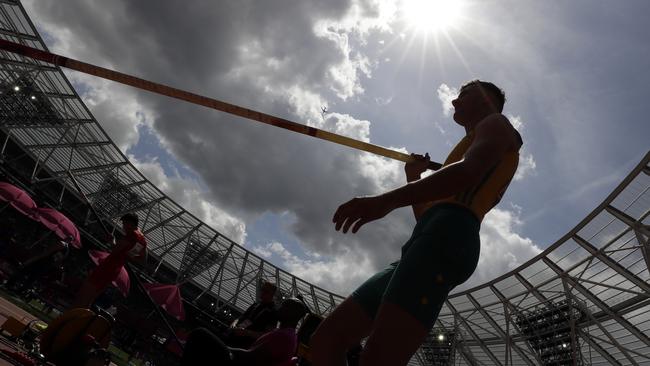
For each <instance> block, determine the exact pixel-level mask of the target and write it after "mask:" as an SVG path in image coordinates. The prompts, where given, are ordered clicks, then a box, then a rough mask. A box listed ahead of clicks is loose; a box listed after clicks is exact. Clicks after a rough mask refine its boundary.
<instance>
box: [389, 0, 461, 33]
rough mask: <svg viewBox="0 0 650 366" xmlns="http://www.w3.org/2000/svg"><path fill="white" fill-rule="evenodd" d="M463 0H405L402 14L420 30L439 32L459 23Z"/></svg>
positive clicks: (411, 24)
mask: <svg viewBox="0 0 650 366" xmlns="http://www.w3.org/2000/svg"><path fill="white" fill-rule="evenodd" d="M462 10H463V4H462V0H404V1H403V3H402V14H403V16H404V20H405V21H406V23H407V24H408V26H410V27H412V28H414V29H415V30H417V31H418V32H438V31H444V30H447V29H449V28H450V27H453V26H454V25H456V24H457V23H458V20H459V19H460V17H461V13H462Z"/></svg>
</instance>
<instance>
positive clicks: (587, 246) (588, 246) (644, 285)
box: [573, 234, 650, 293]
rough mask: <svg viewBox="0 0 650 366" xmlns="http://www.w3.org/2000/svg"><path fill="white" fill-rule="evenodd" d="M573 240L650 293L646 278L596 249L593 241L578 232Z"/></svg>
mask: <svg viewBox="0 0 650 366" xmlns="http://www.w3.org/2000/svg"><path fill="white" fill-rule="evenodd" d="M573 240H574V241H575V242H576V243H578V244H580V246H581V247H583V248H584V249H585V250H587V251H588V252H589V254H591V255H593V256H595V257H596V258H598V259H599V260H600V261H601V262H603V263H605V264H606V265H608V266H609V267H610V268H611V269H613V270H614V271H616V272H617V273H618V274H620V275H621V276H623V277H625V278H626V279H627V280H628V281H630V282H632V283H633V284H635V285H636V286H637V287H639V288H641V289H642V290H643V291H644V292H646V293H650V285H648V283H646V282H645V281H644V280H642V279H641V278H639V277H638V276H636V275H635V274H634V273H632V272H630V271H629V270H628V269H627V268H625V267H623V266H621V265H620V264H619V263H618V262H616V261H615V260H613V259H612V258H610V257H608V256H606V255H604V254H603V253H602V252H601V251H600V250H598V249H596V247H594V246H593V245H592V244H591V243H589V242H588V241H586V240H585V239H583V238H582V237H580V236H579V235H578V234H576V235H574V236H573Z"/></svg>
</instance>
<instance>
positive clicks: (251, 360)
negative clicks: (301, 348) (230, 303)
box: [181, 299, 307, 366]
mask: <svg viewBox="0 0 650 366" xmlns="http://www.w3.org/2000/svg"><path fill="white" fill-rule="evenodd" d="M306 313H307V308H306V307H305V305H304V304H303V303H302V302H300V301H299V300H297V299H287V300H284V301H283V302H282V305H281V306H280V309H279V310H278V312H277V316H278V319H279V320H280V326H279V328H277V329H274V330H272V331H270V332H267V333H265V334H263V335H262V336H261V337H259V338H258V339H257V340H256V341H255V342H254V343H253V344H252V345H251V346H250V347H249V348H247V349H243V348H232V347H228V346H226V344H225V343H223V341H222V340H221V339H219V337H217V336H216V335H214V334H213V333H212V332H210V331H209V330H207V329H205V328H199V329H195V330H194V331H192V332H191V333H190V334H189V337H188V339H187V343H186V345H185V351H184V353H183V360H182V362H181V365H182V366H187V365H192V366H194V365H214V366H244V365H246V366H284V365H287V364H289V363H290V361H291V358H292V357H293V355H294V354H295V352H296V347H297V345H298V337H297V336H296V325H297V324H298V322H299V321H300V319H302V317H303V316H305V314H306Z"/></svg>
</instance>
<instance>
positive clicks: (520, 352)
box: [467, 293, 534, 365]
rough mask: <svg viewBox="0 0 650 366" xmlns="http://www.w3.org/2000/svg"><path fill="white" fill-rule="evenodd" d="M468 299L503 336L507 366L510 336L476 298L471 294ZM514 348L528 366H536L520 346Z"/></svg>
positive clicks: (513, 345)
mask: <svg viewBox="0 0 650 366" xmlns="http://www.w3.org/2000/svg"><path fill="white" fill-rule="evenodd" d="M467 298H468V299H469V301H470V302H471V303H472V305H474V307H476V309H477V310H478V312H479V313H481V315H483V317H484V318H485V320H487V321H488V323H490V325H491V326H492V327H493V328H494V329H495V330H496V331H497V333H499V336H501V337H502V338H503V341H504V342H505V344H506V365H507V364H508V360H507V358H508V352H507V350H509V349H510V345H511V344H512V339H511V338H510V335H509V334H506V333H505V332H504V331H503V329H501V327H500V326H499V324H497V322H496V321H495V320H494V319H492V317H491V316H490V314H488V312H487V311H485V308H483V306H481V304H479V303H478V301H476V299H475V298H474V296H472V294H471V293H470V294H467ZM512 347H513V348H514V349H515V351H516V352H517V354H518V355H519V357H521V359H523V360H524V362H526V364H527V365H534V364H533V363H532V362H531V361H530V360H529V359H528V357H527V356H526V355H525V354H524V353H523V352H522V350H521V349H520V348H519V346H517V345H516V344H512Z"/></svg>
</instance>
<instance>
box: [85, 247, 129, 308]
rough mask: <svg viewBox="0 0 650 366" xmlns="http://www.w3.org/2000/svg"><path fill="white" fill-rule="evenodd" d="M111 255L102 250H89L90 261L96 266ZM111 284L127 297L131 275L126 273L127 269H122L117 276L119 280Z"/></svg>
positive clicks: (116, 279)
mask: <svg viewBox="0 0 650 366" xmlns="http://www.w3.org/2000/svg"><path fill="white" fill-rule="evenodd" d="M109 254H110V253H106V252H102V251H101V250H89V251H88V255H89V256H90V259H91V260H92V261H93V263H95V264H96V265H99V264H100V263H101V262H103V261H104V260H105V259H106V257H108V256H109ZM111 284H112V285H113V286H115V287H117V289H118V290H120V292H121V293H122V295H124V297H126V296H127V295H128V294H129V288H130V287H131V279H130V278H129V273H128V272H127V271H126V268H124V267H122V268H121V269H120V273H119V274H118V275H117V278H115V280H113V282H111Z"/></svg>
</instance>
